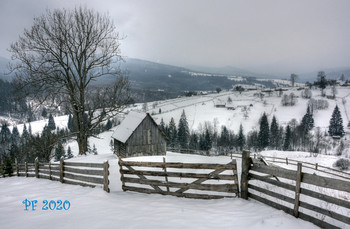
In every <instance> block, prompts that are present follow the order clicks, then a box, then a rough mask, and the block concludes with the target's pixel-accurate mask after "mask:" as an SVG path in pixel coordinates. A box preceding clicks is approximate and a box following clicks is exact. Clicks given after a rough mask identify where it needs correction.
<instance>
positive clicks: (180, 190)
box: [176, 161, 236, 193]
mask: <svg viewBox="0 0 350 229" xmlns="http://www.w3.org/2000/svg"><path fill="white" fill-rule="evenodd" d="M235 162H236V161H231V162H230V163H228V164H227V165H230V164H233V163H235ZM225 170H226V169H217V170H214V171H213V172H210V173H209V174H208V175H209V176H216V175H218V174H220V173H222V172H223V171H225ZM206 180H208V179H207V178H199V179H197V180H196V181H194V182H192V183H191V184H201V183H203V182H204V181H206ZM187 189H188V188H181V189H179V190H177V191H176V192H177V193H182V192H185V191H186V190H187Z"/></svg>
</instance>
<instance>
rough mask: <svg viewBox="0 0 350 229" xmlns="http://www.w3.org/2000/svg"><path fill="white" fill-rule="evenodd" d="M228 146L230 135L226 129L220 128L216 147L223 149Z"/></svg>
mask: <svg viewBox="0 0 350 229" xmlns="http://www.w3.org/2000/svg"><path fill="white" fill-rule="evenodd" d="M229 144H230V134H229V132H228V130H227V127H226V126H222V127H221V133H220V138H219V142H218V145H219V146H222V147H223V148H228V147H229Z"/></svg>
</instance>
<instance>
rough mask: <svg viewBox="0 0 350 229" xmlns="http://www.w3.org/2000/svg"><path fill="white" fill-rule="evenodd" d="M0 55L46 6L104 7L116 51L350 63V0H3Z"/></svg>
mask: <svg viewBox="0 0 350 229" xmlns="http://www.w3.org/2000/svg"><path fill="white" fill-rule="evenodd" d="M0 4H1V5H0V30H1V36H0V56H4V57H7V58H9V53H8V52H7V51H6V49H7V48H8V47H9V46H10V44H11V43H12V42H14V41H16V40H17V39H18V36H19V35H20V34H22V33H23V29H24V28H29V27H30V26H31V25H32V22H33V18H34V17H35V16H39V15H41V14H43V13H44V12H45V9H46V8H49V9H54V8H62V7H64V8H73V7H75V6H79V5H80V4H83V6H87V7H88V8H94V9H96V10H97V11H99V12H109V14H110V16H111V17H112V19H113V20H114V23H115V24H116V26H117V29H118V31H119V32H120V33H121V34H122V35H125V36H126V38H125V39H124V40H123V41H122V42H121V44H122V46H121V52H122V55H124V56H126V57H131V58H141V59H146V60H150V61H157V62H160V63H166V64H173V65H179V66H188V65H201V66H213V67H221V66H227V65H231V66H234V67H237V68H243V69H248V70H253V71H254V70H256V71H266V72H274V73H281V72H283V73H290V72H296V73H302V72H307V71H314V70H316V71H317V70H323V69H327V68H334V67H350V16H349V10H350V1H349V0H288V1H287V0H241V1H238V0H237V1H236V0H230V1H224V0H139V1H136V0H96V1H92V0H57V1H49V0H1V2H0Z"/></svg>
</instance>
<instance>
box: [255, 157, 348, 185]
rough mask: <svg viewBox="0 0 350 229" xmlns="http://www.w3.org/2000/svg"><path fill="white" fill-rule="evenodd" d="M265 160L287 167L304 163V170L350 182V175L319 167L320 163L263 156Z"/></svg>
mask: <svg viewBox="0 0 350 229" xmlns="http://www.w3.org/2000/svg"><path fill="white" fill-rule="evenodd" d="M254 158H256V154H254ZM263 158H264V160H265V161H267V162H271V163H275V164H286V165H295V166H297V165H298V163H303V167H304V168H308V169H312V170H315V171H317V172H321V173H324V174H328V175H332V176H336V177H340V178H344V179H348V180H350V173H347V172H344V171H340V170H337V169H333V168H329V167H326V166H323V165H319V164H318V163H310V162H304V161H298V160H294V159H290V158H288V157H286V158H281V157H269V156H263Z"/></svg>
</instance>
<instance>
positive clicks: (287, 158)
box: [286, 157, 288, 165]
mask: <svg viewBox="0 0 350 229" xmlns="http://www.w3.org/2000/svg"><path fill="white" fill-rule="evenodd" d="M286 165H288V157H286Z"/></svg>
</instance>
